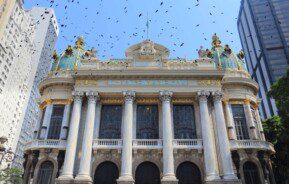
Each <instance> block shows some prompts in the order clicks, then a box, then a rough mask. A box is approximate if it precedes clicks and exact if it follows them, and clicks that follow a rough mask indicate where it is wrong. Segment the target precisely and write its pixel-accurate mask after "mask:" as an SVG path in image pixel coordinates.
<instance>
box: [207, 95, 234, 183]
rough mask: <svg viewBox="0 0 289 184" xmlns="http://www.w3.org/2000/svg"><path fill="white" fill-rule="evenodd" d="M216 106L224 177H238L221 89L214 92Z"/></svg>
mask: <svg viewBox="0 0 289 184" xmlns="http://www.w3.org/2000/svg"><path fill="white" fill-rule="evenodd" d="M212 95H213V99H214V107H215V119H216V125H217V126H216V128H217V133H218V135H217V136H218V140H219V144H218V146H219V148H220V149H219V150H220V159H221V165H222V169H223V178H224V179H234V180H236V179H237V177H236V176H235V174H234V169H233V162H232V156H231V151H230V144H229V139H228V136H227V128H226V122H225V116H224V111H223V105H222V97H223V93H222V92H220V91H217V92H213V94H212Z"/></svg>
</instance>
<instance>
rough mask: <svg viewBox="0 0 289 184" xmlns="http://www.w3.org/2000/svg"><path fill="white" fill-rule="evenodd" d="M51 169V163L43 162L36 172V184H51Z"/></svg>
mask: <svg viewBox="0 0 289 184" xmlns="http://www.w3.org/2000/svg"><path fill="white" fill-rule="evenodd" d="M53 168H54V166H53V163H52V162H51V161H45V162H43V163H42V164H41V165H40V169H39V171H38V177H37V184H52V174H53Z"/></svg>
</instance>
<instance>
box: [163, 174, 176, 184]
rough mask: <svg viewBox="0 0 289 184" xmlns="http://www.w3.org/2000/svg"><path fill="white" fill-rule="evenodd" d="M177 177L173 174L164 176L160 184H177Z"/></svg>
mask: <svg viewBox="0 0 289 184" xmlns="http://www.w3.org/2000/svg"><path fill="white" fill-rule="evenodd" d="M178 181H179V180H178V179H177V178H176V176H174V175H169V176H164V177H163V178H162V181H161V184H178Z"/></svg>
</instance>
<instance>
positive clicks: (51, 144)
mask: <svg viewBox="0 0 289 184" xmlns="http://www.w3.org/2000/svg"><path fill="white" fill-rule="evenodd" d="M41 148H47V149H59V150H65V148H66V140H33V141H31V142H28V143H26V145H25V150H37V149H41Z"/></svg>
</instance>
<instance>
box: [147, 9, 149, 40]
mask: <svg viewBox="0 0 289 184" xmlns="http://www.w3.org/2000/svg"><path fill="white" fill-rule="evenodd" d="M146 27H147V40H148V39H149V13H148V12H147V22H146Z"/></svg>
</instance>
